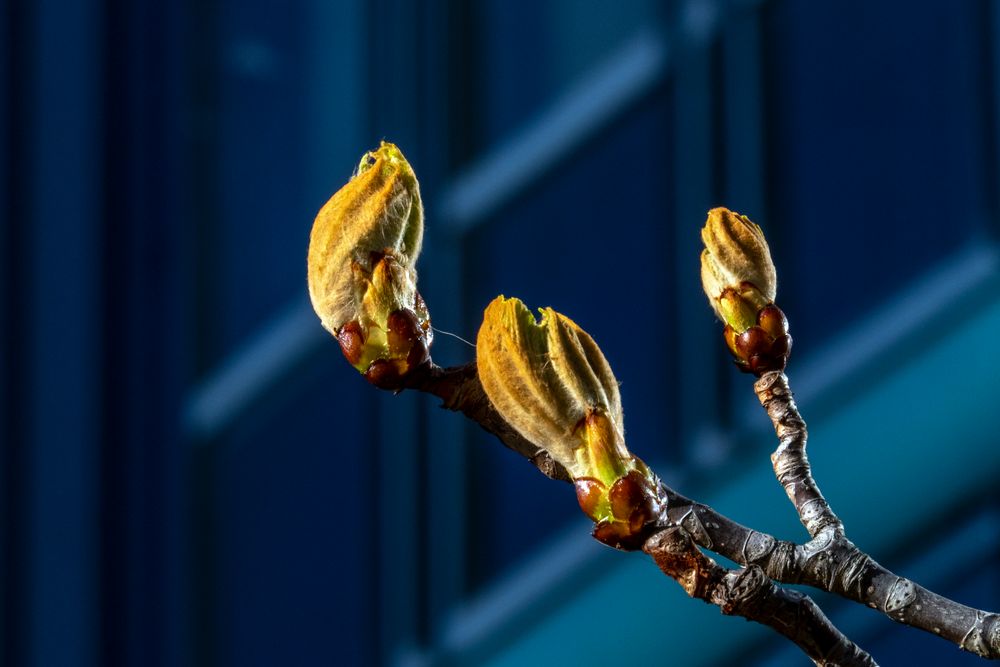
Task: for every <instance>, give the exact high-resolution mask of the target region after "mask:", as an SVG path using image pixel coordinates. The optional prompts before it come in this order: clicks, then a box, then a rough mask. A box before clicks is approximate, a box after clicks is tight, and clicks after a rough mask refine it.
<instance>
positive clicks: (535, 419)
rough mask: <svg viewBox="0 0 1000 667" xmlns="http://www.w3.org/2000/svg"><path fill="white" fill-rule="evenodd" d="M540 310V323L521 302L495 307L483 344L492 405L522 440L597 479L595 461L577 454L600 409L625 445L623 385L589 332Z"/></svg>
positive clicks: (480, 354) (482, 373) (479, 345)
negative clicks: (591, 418)
mask: <svg viewBox="0 0 1000 667" xmlns="http://www.w3.org/2000/svg"><path fill="white" fill-rule="evenodd" d="M540 312H541V314H542V318H541V321H536V320H535V318H534V316H533V315H532V314H531V311H529V310H528V309H527V307H525V305H524V304H523V303H521V301H520V300H518V299H505V298H504V297H503V296H499V297H497V298H496V299H494V300H493V302H492V303H490V305H489V306H488V307H487V308H486V312H485V313H484V316H483V324H482V326H481V327H480V329H479V336H478V338H477V340H476V362H477V364H478V368H479V377H480V380H481V381H482V383H483V388H484V389H485V390H486V395H487V396H488V397H489V399H490V402H491V403H492V404H493V406H494V407H495V408H496V409H497V411H498V412H499V413H500V414H501V416H503V418H504V419H505V420H507V422H508V423H510V425H511V426H513V427H514V428H515V429H516V430H517V431H518V432H519V433H520V434H521V435H523V436H524V437H525V438H527V439H528V440H529V441H531V442H533V443H535V444H536V445H538V446H539V447H541V448H542V449H545V450H546V451H547V452H548V453H549V455H550V456H552V458H553V459H555V460H556V461H558V462H559V463H561V464H562V465H563V466H565V467H566V469H567V470H568V471H569V472H570V474H571V475H572V476H573V477H577V476H580V475H585V476H593V475H592V473H593V471H592V470H590V463H589V461H590V459H589V457H587V456H577V450H578V449H579V448H581V447H582V446H583V445H584V444H585V443H586V439H587V438H586V435H587V433H588V428H586V424H587V421H586V418H587V416H588V415H590V414H592V413H594V412H595V411H598V412H600V413H602V414H604V415H606V416H607V419H608V420H609V422H610V426H609V427H608V428H609V429H610V430H611V431H612V432H614V433H616V434H617V435H616V437H615V439H616V440H620V441H622V442H624V429H623V426H622V406H621V396H620V394H619V393H618V382H617V381H616V380H615V376H614V374H613V373H612V372H611V367H610V366H609V365H608V362H607V360H605V358H604V355H603V354H602V353H601V350H600V348H599V347H597V343H595V342H594V340H593V339H592V338H591V337H590V336H588V335H587V332H585V331H584V330H583V329H581V328H580V327H579V326H577V324H576V323H575V322H573V321H572V320H571V319H569V318H568V317H566V316H564V315H560V314H559V313H557V312H556V311H554V310H552V309H551V308H542V309H540ZM622 450H623V451H624V445H622ZM626 455H627V452H626Z"/></svg>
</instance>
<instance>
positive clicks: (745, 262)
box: [701, 208, 778, 328]
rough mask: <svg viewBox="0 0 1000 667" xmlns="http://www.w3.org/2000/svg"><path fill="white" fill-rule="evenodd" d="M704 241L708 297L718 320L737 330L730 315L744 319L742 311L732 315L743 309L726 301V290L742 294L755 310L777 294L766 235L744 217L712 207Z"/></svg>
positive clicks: (703, 277)
mask: <svg viewBox="0 0 1000 667" xmlns="http://www.w3.org/2000/svg"><path fill="white" fill-rule="evenodd" d="M701 238H702V241H703V242H704V243H705V250H704V251H703V252H702V253H701V283H702V287H703V288H704V289H705V295H706V296H707V297H708V302H709V303H710V304H711V306H712V309H713V310H714V311H715V314H716V315H717V316H718V317H719V319H721V320H722V321H724V322H726V323H727V324H730V325H731V326H733V327H734V328H738V324H737V323H736V322H731V321H730V320H729V319H728V318H727V315H729V316H730V317H733V316H734V315H735V316H736V318H737V319H745V318H743V317H742V315H741V314H740V313H739V312H735V313H734V312H732V311H733V309H734V308H741V307H740V306H739V304H736V303H735V302H732V301H730V303H728V304H726V303H725V302H724V301H725V300H724V299H723V294H724V293H725V292H726V290H727V289H728V290H733V291H735V292H736V293H738V294H740V295H741V296H742V297H743V298H744V299H747V300H748V301H750V303H751V304H752V305H753V306H754V307H756V308H760V307H763V306H764V305H766V304H768V303H771V302H772V301H774V297H775V294H776V292H777V282H778V281H777V277H776V275H775V271H774V263H773V262H772V261H771V251H770V249H769V248H768V247H767V241H766V240H765V239H764V233H763V232H762V231H761V229H760V227H758V226H757V225H755V224H754V223H753V222H751V221H750V218H748V217H746V216H745V215H740V214H738V213H734V212H732V211H730V210H729V209H726V208H713V209H712V210H711V211H709V212H708V219H707V220H706V221H705V227H704V228H702V230H701Z"/></svg>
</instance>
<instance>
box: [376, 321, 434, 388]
mask: <svg viewBox="0 0 1000 667" xmlns="http://www.w3.org/2000/svg"><path fill="white" fill-rule="evenodd" d="M386 326H387V330H386V342H387V344H388V348H389V353H390V355H391V357H390V358H388V359H376V360H375V361H373V362H372V363H371V365H369V366H368V370H367V371H365V378H366V379H367V380H368V381H369V382H370V383H371V384H373V385H375V386H376V387H378V388H379V389H390V390H399V389H402V388H403V385H404V384H405V381H406V379H407V378H408V377H409V376H410V375H411V374H413V373H414V372H416V371H417V370H420V369H423V368H425V367H426V366H427V365H428V364H429V363H430V359H431V355H430V349H429V345H428V341H427V334H426V332H425V330H424V328H423V326H421V324H420V320H419V319H417V316H416V314H415V313H413V312H412V311H410V310H408V309H404V310H395V311H393V312H391V313H389V317H388V318H387V320H386Z"/></svg>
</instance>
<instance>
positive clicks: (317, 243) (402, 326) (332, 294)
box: [308, 142, 432, 388]
mask: <svg viewBox="0 0 1000 667" xmlns="http://www.w3.org/2000/svg"><path fill="white" fill-rule="evenodd" d="M422 239H423V207H422V205H421V202H420V186H419V184H418V183H417V178H416V175H415V174H414V173H413V169H412V168H411V167H410V164H409V163H408V162H407V161H406V158H404V157H403V154H402V153H401V152H400V151H399V149H398V148H396V147H395V146H394V145H392V144H389V143H386V142H382V144H381V145H380V146H379V148H378V149H377V150H374V151H371V152H369V153H366V154H365V155H364V156H363V157H362V158H361V162H360V164H359V165H358V169H357V172H356V173H355V175H354V176H353V177H352V178H351V180H350V181H348V183H347V185H345V186H344V187H342V188H341V189H340V190H339V191H337V193H336V194H334V195H333V197H331V198H330V200H329V201H328V202H327V203H326V205H324V206H323V208H322V209H321V210H320V212H319V214H318V215H317V216H316V221H315V222H314V223H313V228H312V234H311V236H310V239H309V258H308V268H309V296H310V298H311V299H312V304H313V308H314V309H315V311H316V314H317V315H319V318H320V321H321V322H322V323H323V326H324V327H325V328H326V329H327V330H328V331H330V332H331V333H332V334H333V335H335V336H336V337H337V340H338V341H339V342H340V346H341V350H342V351H343V353H344V356H345V357H346V358H347V360H348V361H349V362H350V363H351V365H353V366H354V367H355V368H357V369H358V370H359V371H361V372H362V373H365V375H366V377H368V379H369V381H371V382H372V383H373V384H376V385H378V386H382V387H386V388H397V387H398V386H400V383H401V382H402V380H403V379H404V378H405V376H406V375H407V374H408V373H410V372H411V371H413V370H414V369H416V368H419V367H422V366H423V365H425V364H426V363H428V362H429V360H430V355H429V347H430V343H431V338H432V332H431V328H430V317H429V315H428V313H427V307H426V306H425V305H424V302H423V300H422V299H421V298H420V294H419V293H418V292H417V272H416V268H415V265H416V261H417V257H418V256H419V254H420V245H421V242H422Z"/></svg>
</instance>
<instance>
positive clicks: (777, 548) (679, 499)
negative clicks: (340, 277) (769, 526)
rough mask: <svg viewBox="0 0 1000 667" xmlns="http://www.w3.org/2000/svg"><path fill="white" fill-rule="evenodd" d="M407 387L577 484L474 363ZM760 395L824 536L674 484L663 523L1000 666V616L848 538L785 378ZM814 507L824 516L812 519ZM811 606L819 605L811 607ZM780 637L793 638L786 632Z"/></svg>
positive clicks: (804, 512) (779, 463) (805, 511)
mask: <svg viewBox="0 0 1000 667" xmlns="http://www.w3.org/2000/svg"><path fill="white" fill-rule="evenodd" d="M765 380H767V381H766V382H765ZM406 386H407V388H411V389H416V390H419V391H423V392H427V393H431V394H433V395H435V396H437V397H439V398H441V399H442V401H443V407H446V408H448V409H449V410H454V411H457V412H461V413H463V414H464V415H465V416H466V417H468V418H469V419H471V420H472V421H474V422H476V423H478V424H479V425H480V426H481V427H482V428H483V429H484V430H486V431H487V432H489V433H492V434H493V435H495V436H496V437H497V438H498V439H500V440H501V442H503V443H504V444H505V445H506V446H507V447H509V448H511V449H513V450H514V451H516V452H517V453H519V454H520V455H521V456H524V457H525V458H527V459H529V460H531V461H532V463H534V465H535V466H537V467H538V469H539V470H541V471H542V472H543V473H544V474H546V475H547V476H549V477H551V478H553V479H558V480H562V481H569V476H568V475H567V474H566V470H565V469H564V468H563V467H562V466H560V465H559V464H558V463H557V462H555V461H553V460H552V459H551V458H549V457H548V455H547V454H546V453H545V452H544V451H542V450H541V449H540V448H538V447H537V446H536V445H534V444H532V443H531V442H528V441H527V440H525V439H524V438H523V437H522V436H520V435H519V434H518V433H517V432H516V431H515V430H514V429H513V428H512V427H511V426H510V425H509V424H507V423H506V422H505V421H504V420H503V418H502V417H500V415H499V414H498V413H497V412H496V410H494V409H493V407H492V405H490V402H489V400H488V399H487V398H486V394H485V393H484V392H483V388H482V384H481V383H480V382H479V377H478V375H477V374H476V365H475V363H472V364H467V365H465V366H459V367H453V368H440V367H438V366H431V367H429V368H428V369H427V370H426V372H425V373H421V374H419V375H417V376H414V377H413V378H412V379H411V380H410V381H409V382H408V383H407V385H406ZM755 389H757V391H758V395H759V396H763V398H762V399H761V402H762V403H764V404H765V405H764V407H765V409H766V410H767V411H768V414H769V415H770V416H771V418H772V421H773V422H774V423H775V430H776V432H777V434H778V437H779V439H780V440H781V444H779V447H778V451H776V452H775V455H774V456H773V457H772V460H774V461H775V468H776V470H780V471H781V472H779V473H777V474H778V475H779V479H783V480H784V482H785V483H783V486H785V488H786V492H787V493H788V496H789V499H790V500H791V501H792V503H793V504H795V505H796V508H797V509H798V508H800V507H801V508H802V509H801V510H800V518H802V522H803V524H804V525H806V527H807V529H810V526H812V528H811V529H810V533H812V532H813V531H815V532H816V536H815V537H814V538H813V539H812V540H810V541H809V542H806V543H805V544H796V543H794V542H788V541H784V540H778V539H776V538H774V537H773V536H771V535H768V534H766V533H762V532H759V531H756V530H753V529H750V528H747V527H745V526H743V525H741V524H739V523H737V522H735V521H733V520H732V519H729V518H728V517H726V516H725V515H722V514H720V513H719V512H717V511H715V510H714V509H712V508H711V507H709V506H707V505H703V504H701V503H698V502H696V501H693V500H691V499H689V498H686V497H685V496H683V495H681V494H679V493H677V492H676V491H674V490H673V489H670V488H669V487H666V486H662V487H661V492H662V494H663V495H664V497H665V498H666V499H667V502H666V503H665V504H664V506H665V507H666V508H667V509H666V516H665V517H663V519H662V521H661V523H662V524H669V525H672V526H679V527H681V528H683V529H684V533H685V534H686V535H688V536H689V537H690V539H691V540H692V541H693V542H694V543H696V544H697V545H698V546H701V547H703V548H705V549H708V550H710V551H713V552H715V553H717V554H719V555H721V556H724V557H726V558H729V559H730V560H732V561H734V562H736V563H739V564H740V565H743V566H745V567H746V568H751V567H756V568H758V569H759V570H760V571H761V572H762V573H763V574H764V575H766V577H768V578H770V579H774V580H776V581H779V582H781V583H790V584H806V585H809V586H812V587H814V588H818V589H820V590H824V591H827V592H830V593H834V594H836V595H839V596H841V597H844V598H846V599H849V600H852V601H854V602H858V603H861V604H864V605H865V606H867V607H870V608H872V609H876V610H878V611H880V612H882V613H883V614H885V615H886V616H888V617H889V618H891V619H893V620H894V621H897V622H900V623H903V624H905V625H909V626H912V627H915V628H919V629H921V630H925V631H927V632H930V633H933V634H936V635H939V636H941V637H943V638H944V639H947V640H949V641H951V642H952V643H954V644H956V645H958V646H959V647H961V648H962V649H964V650H966V651H969V652H971V653H974V654H976V655H979V656H981V657H983V658H988V659H1000V617H998V615H997V614H993V613H987V612H984V611H981V610H977V609H973V608H971V607H967V606H965V605H962V604H959V603H957V602H954V601H952V600H949V599H947V598H944V597H942V596H940V595H937V594H935V593H932V592H930V591H928V590H926V589H925V588H923V587H921V586H919V585H918V584H915V583H913V582H912V581H910V580H908V579H905V578H902V577H899V576H897V575H895V574H893V573H892V572H891V571H889V570H887V569H886V568H884V567H883V566H881V565H880V564H879V563H877V562H876V561H875V560H874V559H872V558H871V557H870V556H868V555H867V554H866V553H864V552H863V551H861V550H860V549H858V548H857V547H856V546H855V545H854V544H853V543H852V542H851V541H850V540H848V539H847V538H846V536H845V534H844V528H843V524H842V523H841V522H840V520H839V519H837V517H836V515H835V514H834V513H833V511H832V509H830V507H829V504H828V503H827V502H826V500H825V499H824V498H823V496H822V494H821V493H820V491H819V488H818V486H817V485H816V483H815V481H814V480H813V479H812V476H811V474H809V462H808V459H807V458H806V455H805V442H806V438H807V435H808V434H807V431H806V425H805V422H804V421H803V419H802V417H801V415H800V414H799V412H798V409H797V408H796V407H795V403H794V401H793V400H792V395H791V391H790V390H789V388H788V378H787V377H786V376H785V375H784V373H773V374H768V375H765V376H764V378H762V380H760V381H758V383H757V384H756V385H755ZM788 462H792V463H791V464H789V463H788ZM803 471H804V472H803ZM796 503H798V504H796ZM814 508H819V510H820V511H818V512H812V511H811V509H814ZM650 539H652V538H650ZM648 544H649V542H648V541H647V545H648ZM646 551H647V552H649V549H648V548H647V549H646ZM651 555H652V554H651ZM661 569H662V566H661ZM777 590H779V591H780V590H783V589H780V588H778V589H777ZM802 604H806V603H802ZM808 604H812V605H813V606H815V605H814V603H812V602H811V601H809V603H808ZM754 620H758V619H754ZM765 624H766V623H765ZM782 634H786V636H787V633H785V632H782Z"/></svg>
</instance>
